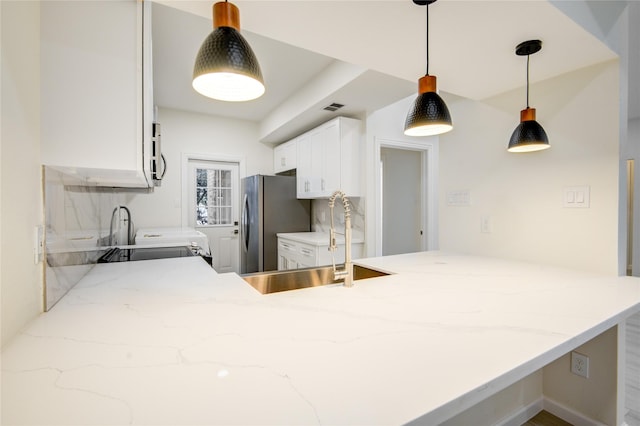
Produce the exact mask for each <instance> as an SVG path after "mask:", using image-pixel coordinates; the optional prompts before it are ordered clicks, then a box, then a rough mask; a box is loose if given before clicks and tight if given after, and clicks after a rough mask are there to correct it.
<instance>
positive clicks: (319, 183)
mask: <svg viewBox="0 0 640 426" xmlns="http://www.w3.org/2000/svg"><path fill="white" fill-rule="evenodd" d="M361 139H362V131H361V123H360V121H359V120H354V119H350V118H344V117H338V118H336V119H333V120H331V121H329V122H327V123H325V124H323V125H321V126H318V127H317V128H315V129H313V130H311V131H309V132H307V133H305V134H303V135H301V136H299V137H298V165H297V169H298V170H297V178H298V198H328V197H329V196H331V194H333V192H334V191H336V190H342V191H343V192H345V193H346V194H347V195H348V196H351V197H360V196H362V190H361V188H360V186H361V185H360V171H361V162H362V159H361V155H360V152H361V151H360V148H361V147H360V145H361Z"/></svg>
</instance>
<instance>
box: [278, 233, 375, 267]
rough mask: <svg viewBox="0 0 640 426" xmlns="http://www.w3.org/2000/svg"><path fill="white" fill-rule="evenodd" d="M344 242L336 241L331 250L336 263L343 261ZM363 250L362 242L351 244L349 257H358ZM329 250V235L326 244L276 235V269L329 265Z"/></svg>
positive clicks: (330, 262) (330, 260)
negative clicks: (335, 248)
mask: <svg viewBox="0 0 640 426" xmlns="http://www.w3.org/2000/svg"><path fill="white" fill-rule="evenodd" d="M344 248H345V247H344V243H341V244H340V243H338V248H337V250H336V251H334V252H333V256H334V258H335V262H336V264H337V265H338V264H341V263H344V254H345V253H344V252H345V250H344ZM363 252H364V243H352V244H351V259H352V260H353V259H359V258H361V257H362V254H363ZM331 254H332V253H331V252H330V251H329V237H328V236H327V242H326V244H307V243H302V242H300V241H294V240H290V239H288V238H283V237H278V270H279V271H286V270H289V269H299V268H311V267H314V266H324V265H331V264H332V263H333V262H332V259H331Z"/></svg>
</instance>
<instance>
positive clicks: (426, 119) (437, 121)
mask: <svg viewBox="0 0 640 426" xmlns="http://www.w3.org/2000/svg"><path fill="white" fill-rule="evenodd" d="M435 1H436V0H413V2H414V3H415V4H417V5H419V6H426V7H425V8H426V9H427V31H426V32H427V72H426V74H425V76H424V77H422V78H420V80H419V81H418V97H417V98H416V100H415V101H414V103H413V105H412V107H411V109H410V110H409V113H408V114H407V119H406V120H405V123H404V134H405V135H407V136H433V135H439V134H442V133H445V132H448V131H450V130H451V129H453V125H452V123H451V114H449V109H448V108H447V104H445V102H444V100H442V98H441V97H440V96H439V95H438V94H437V93H436V77H435V76H433V75H429V5H430V4H431V3H435Z"/></svg>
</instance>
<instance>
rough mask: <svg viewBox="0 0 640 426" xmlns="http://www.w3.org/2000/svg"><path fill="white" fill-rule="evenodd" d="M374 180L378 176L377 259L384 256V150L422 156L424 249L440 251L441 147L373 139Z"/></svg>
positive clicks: (422, 243)
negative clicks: (390, 149) (381, 161)
mask: <svg viewBox="0 0 640 426" xmlns="http://www.w3.org/2000/svg"><path fill="white" fill-rule="evenodd" d="M374 147H375V149H374V164H375V167H374V176H375V179H374V181H375V191H374V199H375V211H376V214H375V230H376V232H375V255H376V256H382V181H381V172H380V160H381V149H382V148H393V149H406V150H411V151H420V152H421V153H422V181H421V185H422V188H423V191H426V194H424V196H423V197H422V212H423V214H422V220H421V224H422V229H424V230H425V232H424V233H423V235H422V238H421V249H422V250H423V251H424V250H436V249H437V248H438V194H437V188H438V168H437V167H438V162H437V159H438V145H437V143H435V142H430V141H418V142H410V141H400V140H393V139H385V138H377V137H374Z"/></svg>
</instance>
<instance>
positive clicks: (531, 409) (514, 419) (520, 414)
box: [494, 397, 544, 426]
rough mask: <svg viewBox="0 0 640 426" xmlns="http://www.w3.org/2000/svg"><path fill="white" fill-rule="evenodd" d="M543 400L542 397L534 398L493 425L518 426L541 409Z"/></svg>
mask: <svg viewBox="0 0 640 426" xmlns="http://www.w3.org/2000/svg"><path fill="white" fill-rule="evenodd" d="M543 406H544V400H543V398H542V397H541V398H539V399H536V400H535V401H533V402H532V403H531V404H529V405H526V406H524V407H522V408H520V409H519V410H518V411H516V412H515V413H512V414H511V415H509V416H507V417H505V418H503V419H502V420H500V421H498V422H497V423H496V424H495V425H494V426H520V425H522V424H523V423H526V422H527V420H529V419H530V418H531V417H533V416H535V415H536V414H538V413H539V412H540V411H542V410H543Z"/></svg>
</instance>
